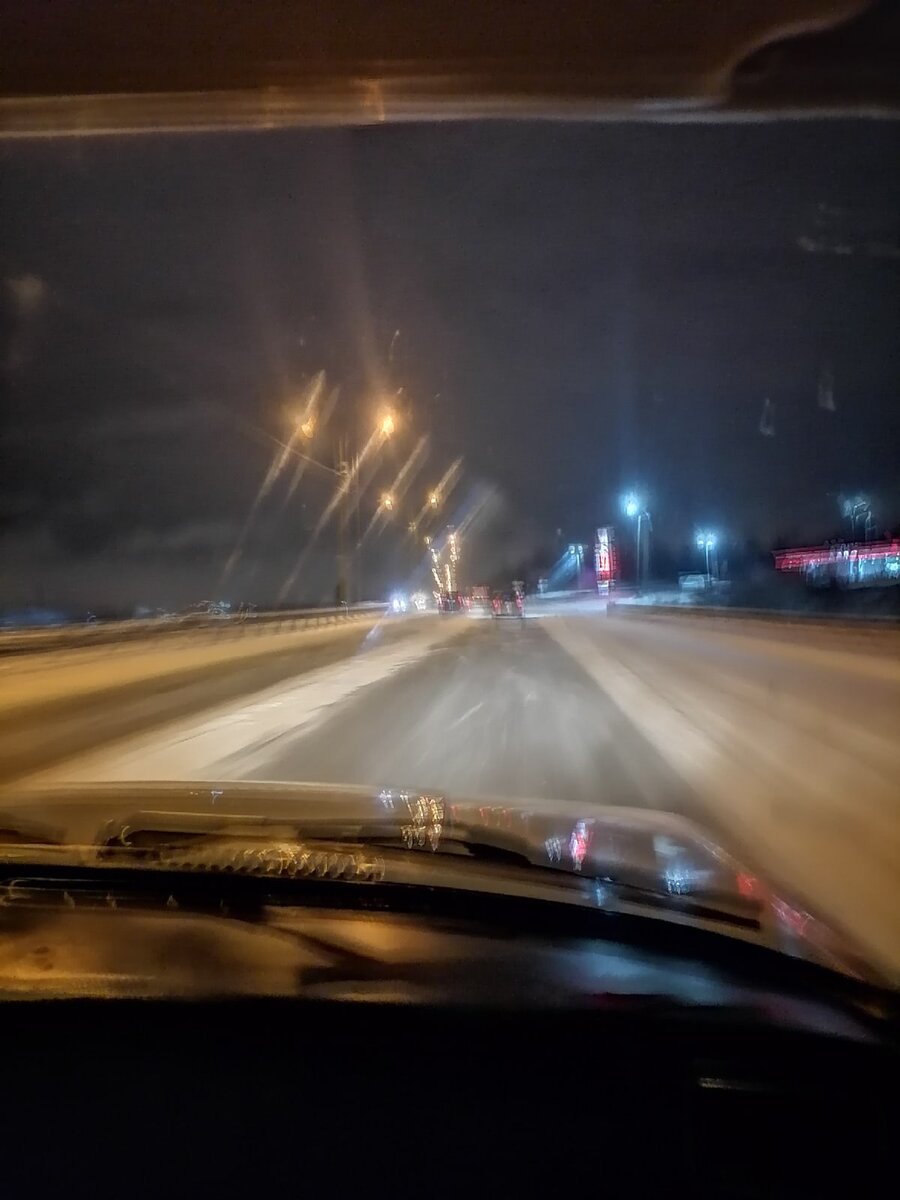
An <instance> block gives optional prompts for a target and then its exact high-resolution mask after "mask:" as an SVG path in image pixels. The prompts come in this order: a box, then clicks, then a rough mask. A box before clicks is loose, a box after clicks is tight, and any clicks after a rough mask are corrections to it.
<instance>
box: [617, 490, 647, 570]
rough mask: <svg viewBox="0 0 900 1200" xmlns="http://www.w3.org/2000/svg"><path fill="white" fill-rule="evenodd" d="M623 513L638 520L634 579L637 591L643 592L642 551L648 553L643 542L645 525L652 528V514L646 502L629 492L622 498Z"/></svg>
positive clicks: (631, 518)
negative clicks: (648, 510) (645, 504)
mask: <svg viewBox="0 0 900 1200" xmlns="http://www.w3.org/2000/svg"><path fill="white" fill-rule="evenodd" d="M622 511H623V512H624V514H625V516H626V517H628V519H629V520H634V519H635V518H637V526H636V529H635V568H634V578H635V585H636V587H637V590H638V591H640V590H641V577H642V575H643V569H642V567H643V562H642V551H643V552H644V553H646V551H645V546H644V542H645V541H646V539H644V540H643V541H642V540H641V534H642V532H643V525H644V522H645V521H646V523H647V526H648V528H649V527H650V514H649V512H647V510H646V508H645V507H644V501H643V500H642V499H641V498H640V497H639V496H637V495H636V494H635V493H634V492H628V493H626V495H624V496H623V497H622Z"/></svg>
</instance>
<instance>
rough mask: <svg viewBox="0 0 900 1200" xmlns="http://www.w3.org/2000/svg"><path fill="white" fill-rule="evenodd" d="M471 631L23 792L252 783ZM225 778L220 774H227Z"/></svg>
mask: <svg viewBox="0 0 900 1200" xmlns="http://www.w3.org/2000/svg"><path fill="white" fill-rule="evenodd" d="M465 630H466V625H465V623H464V622H457V621H447V622H446V623H444V624H442V625H440V626H439V627H438V628H437V629H431V630H428V631H424V632H423V633H421V634H417V635H413V636H412V637H409V638H406V639H404V640H403V641H401V642H399V643H396V644H391V645H386V646H380V647H377V648H376V649H373V650H368V651H366V653H364V654H358V655H354V656H352V657H350V658H346V659H342V660H341V661H340V662H338V663H333V664H331V665H329V666H326V667H320V668H317V669H316V670H313V671H310V672H308V673H307V674H305V675H303V676H301V678H300V681H299V682H294V683H291V682H288V683H280V684H277V685H275V686H274V687H270V688H267V689H265V691H263V692H259V693H256V694H255V695H254V696H253V697H252V698H250V699H246V698H245V699H244V700H242V701H237V702H234V701H232V702H230V703H228V704H225V705H222V706H220V707H218V708H216V709H212V710H208V711H207V712H206V713H205V714H202V715H200V716H198V717H194V718H190V719H188V720H181V721H178V722H176V723H173V724H172V725H169V726H164V727H161V728H158V729H155V730H153V731H151V732H149V733H144V734H141V735H138V736H137V737H135V738H131V739H128V740H127V741H125V742H121V743H118V744H115V745H111V746H109V747H106V748H103V749H100V750H96V751H92V752H89V753H87V754H84V755H81V756H79V757H77V758H72V759H70V760H68V761H67V762H65V763H62V764H60V765H59V766H57V767H55V768H53V769H52V770H50V771H44V772H40V773H39V774H35V775H32V776H30V777H29V778H28V780H27V781H23V783H22V785H21V786H24V787H31V786H42V785H43V784H45V783H50V782H53V783H60V782H89V781H95V780H123V781H124V780H130V781H139V780H153V781H155V780H178V779H185V780H197V779H206V778H212V777H216V776H219V775H222V777H223V778H224V777H229V778H237V777H240V776H243V777H246V775H247V772H248V771H249V770H252V769H253V764H254V762H255V761H256V760H258V759H260V758H262V759H263V761H264V760H265V757H266V756H267V755H269V754H271V746H272V744H273V742H275V741H277V740H279V739H281V738H283V737H285V736H287V735H292V734H295V733H297V732H298V731H299V730H301V729H302V730H308V729H309V728H310V727H311V726H312V725H313V724H314V723H315V722H316V721H317V720H319V719H320V718H321V717H323V716H324V715H325V714H326V713H327V714H330V713H331V712H332V711H333V709H334V708H335V706H336V705H338V704H341V703H344V702H346V701H347V700H349V699H350V697H351V696H353V695H354V694H355V693H356V692H358V691H360V690H361V689H362V688H366V687H370V686H372V685H373V684H377V683H381V682H382V681H383V680H385V679H388V678H390V677H391V676H393V675H396V674H397V673H398V672H399V671H402V670H404V669H406V668H407V667H410V666H412V665H414V664H415V663H418V662H419V661H421V659H422V658H423V657H424V656H426V655H427V654H430V653H431V652H432V651H434V650H435V649H437V648H438V647H439V646H444V645H446V644H447V642H449V641H451V640H453V639H454V638H456V637H458V636H459V635H460V634H461V633H463V632H464V631H465ZM223 767H224V768H226V773H225V774H224V775H223V774H222V768H223Z"/></svg>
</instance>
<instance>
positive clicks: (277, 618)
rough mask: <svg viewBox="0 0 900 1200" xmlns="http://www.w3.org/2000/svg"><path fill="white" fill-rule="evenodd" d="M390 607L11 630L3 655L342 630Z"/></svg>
mask: <svg viewBox="0 0 900 1200" xmlns="http://www.w3.org/2000/svg"><path fill="white" fill-rule="evenodd" d="M386 609H387V605H386V604H357V605H353V606H352V607H348V606H347V605H341V606H339V607H336V608H306V609H297V610H291V611H289V612H267V613H253V614H244V613H240V614H238V613H236V614H234V615H233V616H211V615H207V614H194V613H191V614H187V615H184V616H175V617H157V618H153V619H150V620H134V621H96V622H92V623H91V624H83V625H54V626H51V627H49V628H41V629H8V630H3V631H2V632H0V655H11V654H33V653H38V652H42V651H50V650H75V649H86V648H92V647H94V646H105V645H113V644H122V643H125V642H134V641H146V640H149V639H153V640H155V639H156V638H172V637H175V636H177V635H178V634H187V633H189V634H192V635H194V634H197V633H202V634H205V635H209V636H212V637H215V638H216V639H219V638H238V637H240V638H243V637H252V636H254V635H259V634H263V633H266V634H271V633H290V632H293V631H294V630H299V629H303V628H315V627H317V626H321V625H336V624H342V623H344V622H346V621H353V620H357V619H359V618H361V617H366V616H373V615H377V614H378V613H383V612H384V611H386Z"/></svg>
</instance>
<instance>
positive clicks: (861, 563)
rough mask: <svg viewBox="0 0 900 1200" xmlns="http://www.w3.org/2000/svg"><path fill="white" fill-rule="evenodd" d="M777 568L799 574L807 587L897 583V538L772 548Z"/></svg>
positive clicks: (899, 561) (899, 540) (899, 569)
mask: <svg viewBox="0 0 900 1200" xmlns="http://www.w3.org/2000/svg"><path fill="white" fill-rule="evenodd" d="M774 557H775V569H776V571H794V572H798V573H799V574H802V575H803V576H804V578H805V579H806V582H807V583H808V584H809V585H810V587H830V586H831V585H832V584H837V585H839V586H841V587H885V586H887V585H889V584H892V583H900V538H892V539H890V540H889V541H883V542H846V543H841V544H836V545H826V546H801V547H798V548H796V549H793V550H776V551H775V552H774Z"/></svg>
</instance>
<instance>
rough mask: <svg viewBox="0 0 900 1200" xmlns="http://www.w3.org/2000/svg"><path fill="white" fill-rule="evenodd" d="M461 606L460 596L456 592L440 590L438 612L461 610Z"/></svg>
mask: <svg viewBox="0 0 900 1200" xmlns="http://www.w3.org/2000/svg"><path fill="white" fill-rule="evenodd" d="M463 607H464V606H463V602H462V597H461V596H460V595H459V594H458V593H457V592H442V593H441V595H440V596H439V597H438V612H442V613H455V612H461V611H462V609H463Z"/></svg>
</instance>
